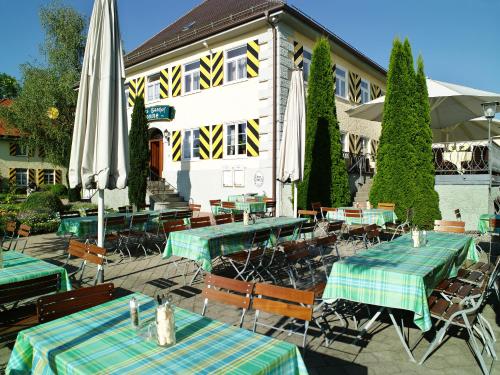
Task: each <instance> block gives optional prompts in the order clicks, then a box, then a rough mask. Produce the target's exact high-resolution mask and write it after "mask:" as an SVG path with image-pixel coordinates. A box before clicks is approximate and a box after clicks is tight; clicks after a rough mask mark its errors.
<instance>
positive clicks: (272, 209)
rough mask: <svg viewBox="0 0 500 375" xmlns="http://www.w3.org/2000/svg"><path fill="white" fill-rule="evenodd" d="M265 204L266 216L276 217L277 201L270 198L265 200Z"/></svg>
mask: <svg viewBox="0 0 500 375" xmlns="http://www.w3.org/2000/svg"><path fill="white" fill-rule="evenodd" d="M264 203H265V204H266V212H265V216H269V217H275V216H276V201H275V200H273V199H270V198H264Z"/></svg>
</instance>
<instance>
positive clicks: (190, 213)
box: [175, 210, 193, 219]
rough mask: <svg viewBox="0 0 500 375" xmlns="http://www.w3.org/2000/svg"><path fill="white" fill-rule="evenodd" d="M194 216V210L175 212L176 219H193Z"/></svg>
mask: <svg viewBox="0 0 500 375" xmlns="http://www.w3.org/2000/svg"><path fill="white" fill-rule="evenodd" d="M192 217H193V211H191V210H179V211H176V213H175V218H176V219H191V218H192Z"/></svg>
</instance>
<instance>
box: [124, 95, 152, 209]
mask: <svg viewBox="0 0 500 375" xmlns="http://www.w3.org/2000/svg"><path fill="white" fill-rule="evenodd" d="M128 139H129V153H130V172H129V177H128V199H129V202H130V204H134V205H136V206H138V207H140V206H142V205H144V204H145V201H146V189H147V177H148V173H149V147H148V120H147V118H146V108H145V106H144V98H143V97H140V96H138V97H137V98H136V99H135V104H134V110H133V112H132V124H131V127H130V133H129V137H128Z"/></svg>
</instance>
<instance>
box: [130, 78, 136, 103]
mask: <svg viewBox="0 0 500 375" xmlns="http://www.w3.org/2000/svg"><path fill="white" fill-rule="evenodd" d="M136 93H137V88H136V82H135V79H133V80H131V81H129V83H128V106H129V107H133V106H134V104H135V96H136Z"/></svg>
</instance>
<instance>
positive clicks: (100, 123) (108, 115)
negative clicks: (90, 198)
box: [69, 0, 129, 246]
mask: <svg viewBox="0 0 500 375" xmlns="http://www.w3.org/2000/svg"><path fill="white" fill-rule="evenodd" d="M122 51H123V49H122V43H121V37H120V29H119V26H118V11H117V7H116V1H115V0H95V2H94V8H93V10H92V17H91V19H90V27H89V32H88V36H87V45H86V47H85V55H84V58H83V66H82V74H81V77H80V88H79V92H78V102H77V106H76V116H75V126H74V130H73V142H72V145H71V159H70V163H69V184H70V187H76V186H79V185H83V186H84V187H86V188H91V187H92V185H93V184H94V183H95V184H96V185H97V189H98V194H99V200H98V245H99V246H103V244H104V189H115V188H118V189H123V188H125V187H126V186H127V174H128V170H129V154H128V125H127V112H126V99H125V85H124V82H125V70H124V64H123V52H122Z"/></svg>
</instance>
